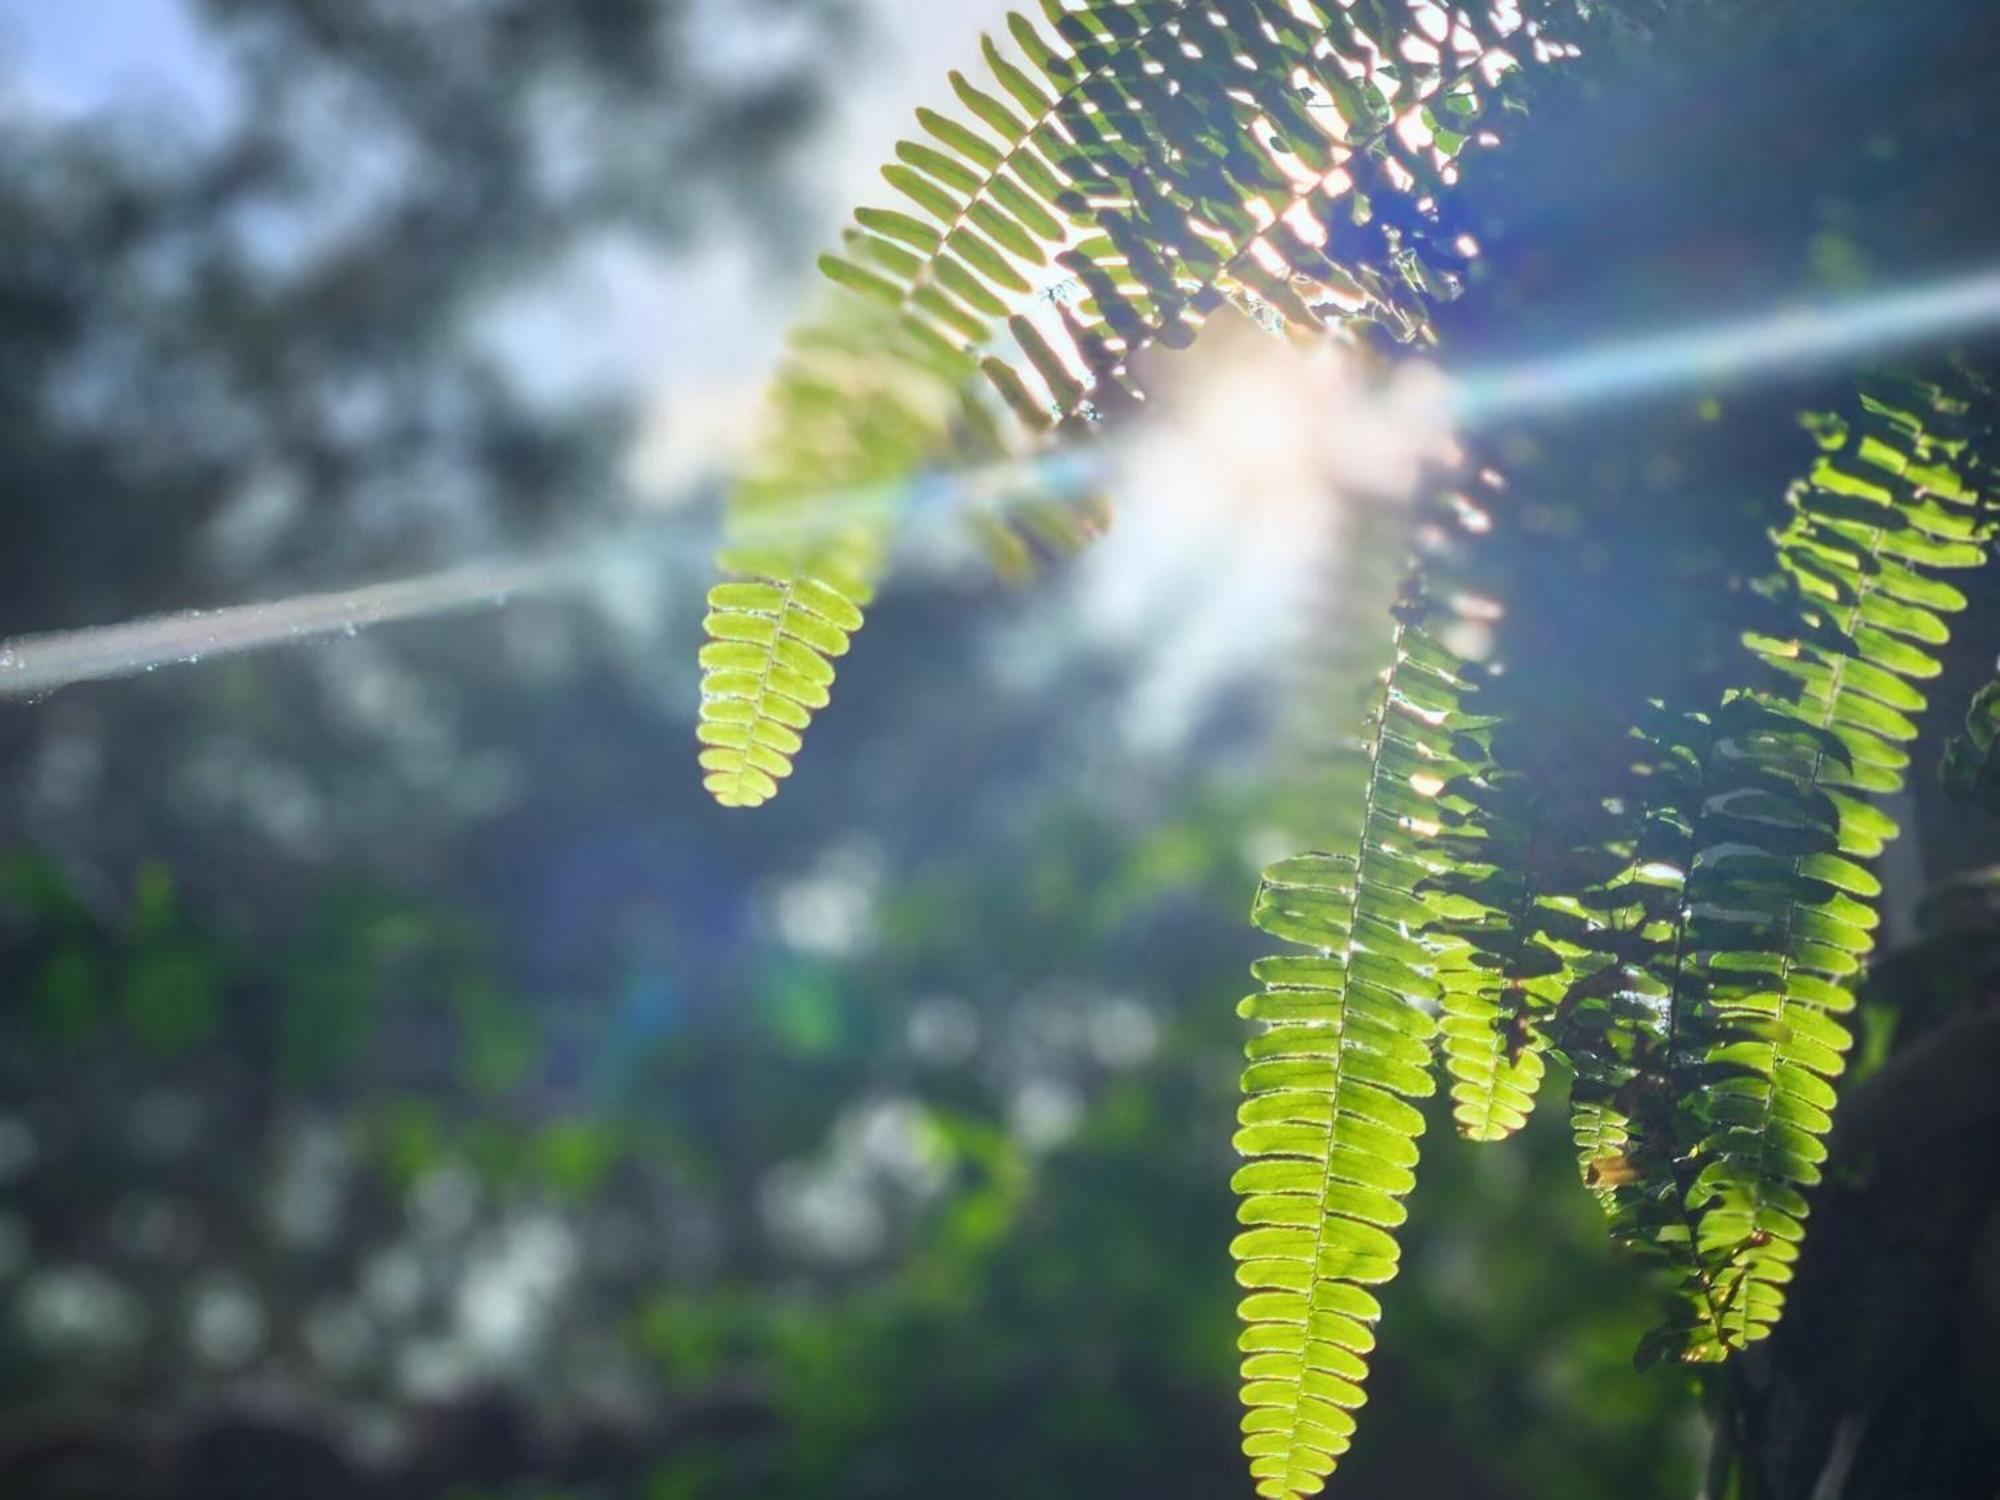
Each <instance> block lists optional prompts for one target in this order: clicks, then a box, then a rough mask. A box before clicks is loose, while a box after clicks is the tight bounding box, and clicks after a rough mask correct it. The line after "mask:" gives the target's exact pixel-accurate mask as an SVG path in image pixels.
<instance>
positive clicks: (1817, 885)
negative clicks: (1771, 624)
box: [1689, 387, 1990, 1348]
mask: <svg viewBox="0 0 2000 1500" xmlns="http://www.w3.org/2000/svg"><path fill="white" fill-rule="evenodd" d="M1965 417H1966V407H1965V404H1964V403H1963V402H1958V401H1954V400H1952V399H1950V398H1948V397H1947V396H1946V395H1945V394H1944V393H1943V392H1942V391H1941V390H1939V389H1937V388H1935V387H1911V388H1909V389H1907V390H1906V391H1902V392H1898V393H1896V394H1894V395H1893V396H1890V395H1866V396H1864V397H1863V399H1862V402H1861V407H1860V410H1859V411H1858V412H1857V413H1856V414H1855V415H1854V416H1853V417H1851V418H1849V419H1847V420H1834V419H1824V420H1821V421H1820V422H1818V423H1817V424H1816V425H1817V431H1818V435H1819V439H1820V444H1821V448H1822V453H1821V456H1820V459H1819V461H1818V463H1817V464H1816V465H1815V467H1814V469H1813V472H1812V474H1811V476H1810V477H1809V478H1808V479H1807V480H1806V481H1805V482H1803V483H1801V484H1800V485H1798V486H1795V487H1794V489H1793V491H1792V494H1791V497H1790V504H1791V507H1792V510H1793V518H1792V521H1791V523H1790V525H1789V526H1788V527H1787V528H1786V530H1785V531H1784V532H1783V533H1782V534H1781V535H1780V537H1779V539H1778V546H1779V561H1780V564H1781V566H1782V567H1783V568H1784V569H1785V571H1786V573H1787V574H1788V575H1789V576H1790V577H1791V578H1792V579H1793V580H1794V581H1795V582H1796V585H1797V588H1798V591H1799V596H1800V606H1801V607H1800V614H1799V621H1798V629H1797V632H1796V634H1795V635H1792V636H1790V637H1783V638H1774V637H1765V636H1756V637H1753V638H1752V640H1751V643H1750V644H1751V646H1752V649H1753V650H1754V651H1755V652H1756V653H1757V654H1758V655H1759V656H1760V657H1761V658H1762V659H1763V660H1764V661H1765V662H1766V663H1768V664H1769V665H1770V666H1771V667H1772V668H1773V669H1774V670H1775V671H1776V672H1777V673H1779V674H1780V675H1781V676H1782V677H1784V678H1787V679H1789V680H1790V681H1791V683H1792V684H1793V686H1792V690H1791V692H1790V694H1789V695H1788V696H1787V697H1785V698H1783V699H1771V700H1765V702H1764V703H1763V704H1760V711H1761V713H1762V715H1763V716H1764V717H1763V718H1762V719H1760V721H1759V722H1757V723H1756V724H1755V725H1754V727H1753V728H1752V730H1751V731H1750V732H1746V733H1744V734H1742V735H1741V736H1740V737H1738V738H1736V739H1735V740H1733V741H1732V742H1730V743H1729V744H1728V745H1727V746H1725V750H1726V752H1727V755H1728V758H1729V760H1730V761H1731V762H1733V763H1734V764H1735V766H1736V771H1737V774H1736V779H1735V781H1734V783H1733V784H1731V785H1730V786H1728V787H1727V788H1725V789H1721V790H1718V792H1717V793H1716V794H1715V797H1714V800H1713V802H1712V804H1711V805H1710V807H1709V808H1708V811H1709V813H1710V815H1711V817H1712V820H1713V842H1712V843H1711V844H1710V845H1709V846H1707V847H1706V848H1704V849H1703V850H1702V851H1701V852H1700V853H1699V854H1698V856H1697V857H1698V860H1699V865H1698V868H1697V875H1696V880H1695V882H1694V886H1695V889H1694V892H1693V899H1694V901H1695V903H1696V910H1697V912H1698V914H1699V920H1700V926H1701V930H1700V932H1699V934H1698V936H1699V940H1700V943H1699V945H1700V949H1701V958H1700V962H1701V966H1702V969H1703V979H1704V982H1705V985H1706V989H1707V994H1706V1004H1705V1006H1704V1007H1703V1010H1702V1012H1701V1014H1700V1016H1699V1018H1698V1020H1699V1025H1700V1027H1701V1029H1702V1030H1703V1031H1704V1032H1705V1033H1706V1035H1705V1037H1704V1038H1703V1039H1704V1040H1705V1042H1706V1052H1705V1054H1704V1062H1705V1064H1706V1071H1707V1072H1708V1074H1709V1077H1710V1080H1711V1081H1710V1083H1709V1087H1708V1089H1707V1093H1706V1099H1707V1104H1706V1110H1707V1114H1708V1122H1707V1123H1708V1127H1709V1128H1708V1131H1707V1134H1706V1135H1705V1137H1704V1139H1703V1140H1702V1142H1701V1143H1700V1146H1699V1147H1698V1150H1697V1153H1696V1155H1697V1162H1698V1168H1699V1171H1698V1175H1697V1178H1696V1181H1695V1184H1694V1190H1693V1192H1692V1194H1691V1196H1690V1199H1689V1202H1690V1206H1691V1207H1693V1208H1694V1209H1696V1210H1697V1212H1698V1215H1699V1229H1698V1240H1697V1250H1698V1252H1699V1254H1700V1255H1701V1256H1702V1258H1703V1260H1704V1263H1705V1264H1706V1265H1707V1266H1708V1267H1709V1268H1710V1271H1711V1274H1712V1275H1713V1276H1714V1278H1715V1280H1716V1283H1717V1284H1718V1286H1719V1287H1720V1288H1721V1289H1722V1292H1723V1295H1724V1297H1725V1299H1726V1304H1727V1318H1726V1322H1725V1327H1724V1329H1723V1342H1724V1344H1725V1345H1726V1346H1727V1347H1730V1348H1735V1347H1740V1346H1741V1345H1743V1344H1745V1343H1748V1342H1751V1341H1753V1340H1756V1339H1759V1338H1762V1337H1764V1336H1766V1335H1767V1334H1768V1333H1769V1332H1770V1330H1771V1328H1772V1326H1773V1324H1774V1323H1775V1322H1776V1321H1777V1319H1778V1317H1779V1315H1780V1313H1781V1311H1782V1309H1783V1305H1784V1292H1783V1288H1784V1286H1785V1284H1786V1283H1787V1282H1788V1281H1789V1280H1790V1279H1791V1264H1792V1262H1793V1260H1794V1259H1795V1258H1796V1256H1797V1253H1798V1252H1797V1247H1798V1243H1799V1240H1800V1239H1801V1237H1802V1236H1803V1233H1804V1225H1803V1221H1804V1218H1805V1214H1806V1199H1805V1196H1804V1195H1805V1192H1806V1190H1807V1189H1809V1188H1810V1187H1811V1186H1812V1185H1813V1184H1814V1183H1816V1182H1817V1181H1818V1179H1819V1169H1818V1164H1819V1163H1820V1162H1821V1161H1823V1160H1824V1158H1825V1154H1826V1148H1825V1146H1824V1144H1823V1140H1824V1137H1825V1135H1826V1134H1827V1132H1828V1130H1829V1129H1830V1127H1831V1112H1832V1109H1833V1106H1834V1102H1835V1098H1834V1092H1833V1088H1832V1080H1834V1079H1836V1078H1838V1077H1839V1075H1840V1073H1841V1072H1842V1071H1843V1069H1844V1067H1845V1058H1846V1053H1847V1051H1848V1049H1849V1048H1850V1047H1851V1046H1852V1041H1853V1039H1852V1036H1851V1034H1850V1033H1849V1032H1848V1030H1847V1028H1846V1026H1845V1024H1844V1023H1843V1022H1842V1021H1841V1019H1840V1017H1841V1016H1843V1015H1845V1014H1846V1013H1847V1012H1848V1011H1850V1010H1852V1008H1853V1006H1854V999H1853V995H1852V993H1851V985H1852V982H1853V978H1854V976H1855V975H1856V973H1857V972H1858V971H1859V969H1860V967H1861V964H1862V961H1863V959H1864V958H1865V956H1866V955H1867V953H1868V952H1869V951H1870V949H1871V948H1872V947H1873V945H1874V936H1873V933H1874V929H1875V927H1876V925H1877V916H1876V912H1875V909H1874V906H1873V901H1874V899H1875V897H1876V896H1877V895H1878V894H1879V890H1880V887H1879V883H1878V882H1877V880H1876V878H1875V876H1874V875H1873V874H1872V873H1870V871H1869V870H1868V869H1867V863H1868V861H1870V860H1872V859H1873V858H1874V857H1875V856H1876V855H1878V854H1880V852H1881V851H1882V849H1883V847H1884V845H1885V844H1886V843H1887V841H1888V840H1889V839H1891V838H1893V837H1894V836H1895V833H1896V827H1895V824H1894V823H1893V822H1892V821H1891V820H1890V819H1889V818H1888V817H1887V816H1886V815H1885V814H1883V813H1882V812H1881V810H1880V809H1879V808H1877V807H1876V806H1874V805H1872V804H1871V803H1870V802H1869V801H1867V800H1866V798H1867V797H1868V796H1869V795H1871V794H1879V793H1886V792H1894V791H1897V790H1900V788H1901V787H1902V785H1903V779H1904V769H1905V767H1906V766H1907V764H1908V760H1909V755H1908V751H1907V750H1906V749H1904V746H1905V745H1906V744H1907V743H1908V742H1909V741H1910V740H1912V739H1914V738H1915V737H1916V734H1917V726H1916V722H1915V718H1914V716H1915V715H1917V714H1920V713H1921V712H1922V711H1923V709H1924V707H1925V698H1924V694H1923V693H1922V691H1921V690H1920V689H1919V688H1918V687H1917V686H1916V684H1917V683H1918V682H1920V681H1922V680H1924V679H1927V678H1929V677H1933V676H1935V675H1937V673H1938V671H1939V670H1940V664H1939V662H1938V660H1937V658H1936V657H1935V656H1934V655H1932V654H1931V652H1930V651H1929V650H1927V649H1926V648H1927V647H1935V646H1938V645H1941V644H1943V643H1944V641H1945V640H1947V639H1948V637H1949V630H1948V628H1947V626H1946V624H1945V621H1944V618H1943V617H1944V616H1945V615H1947V614H1949V613H1952V612H1954V611H1956V610H1958V609H1961V608H1963V606H1964V602H1965V601H1964V596H1963V595H1962V594H1960V593H1959V592H1958V591H1957V590H1956V589H1954V588H1952V587H1951V586H1950V585H1949V584H1947V583H1945V582H1944V581H1943V580H1942V579H1941V578H1939V577H1938V576H1936V575H1937V574H1939V573H1941V572H1944V571H1948V570H1954V569H1965V568H1973V567H1977V566H1979V565H1980V564H1981V563H1983V562H1984V561H1985V558H1986V550H1987V547H1986V541H1987V536H1988V533H1989V529H1990V520H1989V518H1988V516H1987V514H1986V508H1985V505H1984V503H1983V501H1982V497H1981V495H1980V493H1979V491H1978V489H1977V487H1976V485H1977V476H1976V474H1975V472H1974V470H1973V469H1972V467H1971V459H1970V455H1969V454H1968V451H1967V446H1966V441H1965V439H1964V437H1963V433H1962V428H1963V424H1964V420H1965Z"/></svg>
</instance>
